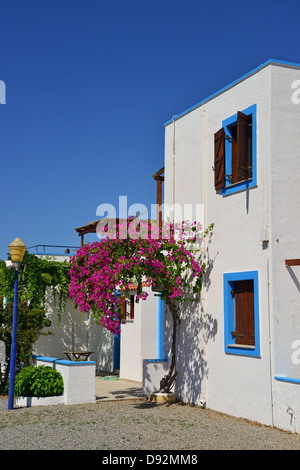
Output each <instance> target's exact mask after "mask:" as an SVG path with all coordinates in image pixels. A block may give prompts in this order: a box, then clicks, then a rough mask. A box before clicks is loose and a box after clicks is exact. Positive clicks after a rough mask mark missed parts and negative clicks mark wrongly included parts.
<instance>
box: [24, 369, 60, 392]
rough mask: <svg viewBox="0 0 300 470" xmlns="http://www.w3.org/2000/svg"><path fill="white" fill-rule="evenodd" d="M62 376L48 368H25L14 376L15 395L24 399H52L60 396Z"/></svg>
mask: <svg viewBox="0 0 300 470" xmlns="http://www.w3.org/2000/svg"><path fill="white" fill-rule="evenodd" d="M63 389H64V382H63V378H62V375H61V374H60V372H58V371H57V370H55V369H52V367H49V366H38V367H25V368H24V369H22V370H21V372H19V373H18V374H17V375H16V378H15V395H17V396H26V397H53V396H58V395H62V393H63Z"/></svg>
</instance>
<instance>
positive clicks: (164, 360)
mask: <svg viewBox="0 0 300 470" xmlns="http://www.w3.org/2000/svg"><path fill="white" fill-rule="evenodd" d="M145 361H147V362H168V359H145Z"/></svg>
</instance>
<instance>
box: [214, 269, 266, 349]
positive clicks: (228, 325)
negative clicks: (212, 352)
mask: <svg viewBox="0 0 300 470" xmlns="http://www.w3.org/2000/svg"><path fill="white" fill-rule="evenodd" d="M248 279H253V284H254V331H255V346H249V347H247V346H244V347H240V346H239V345H235V344H234V338H233V337H232V335H231V332H232V331H234V328H235V324H234V297H233V296H232V294H231V291H232V289H233V285H234V282H235V281H245V280H248ZM223 288H224V349H225V353H226V354H238V355H242V356H252V357H260V329H259V291H258V271H244V272H235V273H225V274H223Z"/></svg>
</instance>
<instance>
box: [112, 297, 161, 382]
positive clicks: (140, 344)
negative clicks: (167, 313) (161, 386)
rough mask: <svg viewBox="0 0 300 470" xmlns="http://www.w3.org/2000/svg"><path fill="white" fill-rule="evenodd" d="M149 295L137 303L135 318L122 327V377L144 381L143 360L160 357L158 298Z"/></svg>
mask: <svg viewBox="0 0 300 470" xmlns="http://www.w3.org/2000/svg"><path fill="white" fill-rule="evenodd" d="M145 290H146V291H147V292H148V294H149V296H148V298H147V299H146V300H140V301H139V303H135V311H134V320H127V321H126V322H125V323H124V324H122V327H121V354H120V377H121V378H124V379H129V380H135V381H142V379H143V360H144V359H156V358H157V357H158V298H157V297H156V296H154V294H153V293H152V291H151V289H150V288H145Z"/></svg>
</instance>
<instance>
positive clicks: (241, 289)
mask: <svg viewBox="0 0 300 470" xmlns="http://www.w3.org/2000/svg"><path fill="white" fill-rule="evenodd" d="M234 297H235V344H245V345H249V346H255V331H254V288H253V280H247V281H236V282H235V283H234Z"/></svg>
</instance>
